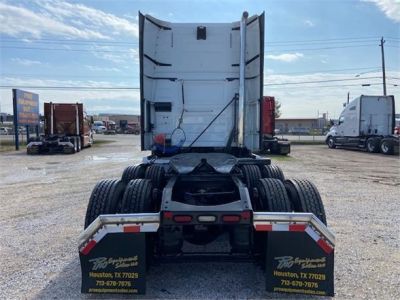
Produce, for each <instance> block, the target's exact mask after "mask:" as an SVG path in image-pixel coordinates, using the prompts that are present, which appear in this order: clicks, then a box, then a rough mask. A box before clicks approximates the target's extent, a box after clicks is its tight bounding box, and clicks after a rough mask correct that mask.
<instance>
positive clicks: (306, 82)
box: [264, 76, 381, 86]
mask: <svg viewBox="0 0 400 300" xmlns="http://www.w3.org/2000/svg"><path fill="white" fill-rule="evenodd" d="M376 78H381V77H380V76H373V77H363V78H346V79H328V80H314V81H297V82H280V83H267V84H264V86H272V85H274V86H275V85H292V84H308V83H322V82H340V81H356V80H366V79H376Z"/></svg>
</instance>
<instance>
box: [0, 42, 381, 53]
mask: <svg viewBox="0 0 400 300" xmlns="http://www.w3.org/2000/svg"><path fill="white" fill-rule="evenodd" d="M371 46H376V45H375V44H366V45H353V46H336V47H321V48H303V49H282V50H280V51H276V50H274V51H272V52H268V51H266V53H267V54H268V53H269V54H271V53H281V52H282V51H286V52H288V51H316V50H331V49H343V48H358V47H371ZM0 48H1V49H21V50H41V51H66V52H70V51H71V52H91V53H93V52H104V53H128V51H121V50H99V49H67V48H44V47H18V46H1V47H0Z"/></svg>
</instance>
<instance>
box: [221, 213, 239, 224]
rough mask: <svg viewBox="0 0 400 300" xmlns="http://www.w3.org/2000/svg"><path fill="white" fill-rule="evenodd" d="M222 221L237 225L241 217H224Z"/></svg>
mask: <svg viewBox="0 0 400 300" xmlns="http://www.w3.org/2000/svg"><path fill="white" fill-rule="evenodd" d="M222 221H223V222H226V223H237V222H240V216H238V215H226V216H222Z"/></svg>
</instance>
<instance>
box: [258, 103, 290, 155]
mask: <svg viewBox="0 0 400 300" xmlns="http://www.w3.org/2000/svg"><path fill="white" fill-rule="evenodd" d="M260 109H261V120H262V121H261V142H262V144H261V147H260V148H261V151H263V152H270V153H271V154H281V155H287V154H289V153H290V142H289V141H288V140H286V139H278V138H277V137H276V136H275V97H271V96H264V97H263V99H262V101H261V105H260Z"/></svg>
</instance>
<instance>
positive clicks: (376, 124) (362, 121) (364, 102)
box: [326, 95, 399, 154]
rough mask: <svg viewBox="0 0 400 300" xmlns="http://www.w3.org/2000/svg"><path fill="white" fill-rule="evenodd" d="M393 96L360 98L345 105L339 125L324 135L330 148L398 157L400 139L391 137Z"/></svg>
mask: <svg viewBox="0 0 400 300" xmlns="http://www.w3.org/2000/svg"><path fill="white" fill-rule="evenodd" d="M394 128H395V104H394V96H366V95H361V96H360V97H358V98H356V99H354V100H353V101H351V102H350V103H348V104H347V105H346V107H345V109H344V110H343V111H342V113H341V114H340V117H339V121H338V124H336V125H334V126H332V127H331V129H330V131H329V132H328V133H327V135H326V143H327V145H328V147H329V148H336V147H337V146H341V147H352V148H358V149H366V150H367V151H368V152H379V151H380V152H381V153H384V154H395V153H398V149H399V136H398V135H394Z"/></svg>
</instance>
